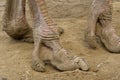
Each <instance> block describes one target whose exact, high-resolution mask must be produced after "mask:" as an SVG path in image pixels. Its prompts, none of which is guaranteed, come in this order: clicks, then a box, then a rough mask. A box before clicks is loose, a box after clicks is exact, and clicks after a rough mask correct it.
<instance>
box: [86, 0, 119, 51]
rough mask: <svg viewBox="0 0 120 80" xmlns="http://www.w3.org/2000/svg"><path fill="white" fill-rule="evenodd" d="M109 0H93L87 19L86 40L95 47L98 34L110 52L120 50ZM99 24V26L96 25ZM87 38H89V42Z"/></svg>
mask: <svg viewBox="0 0 120 80" xmlns="http://www.w3.org/2000/svg"><path fill="white" fill-rule="evenodd" d="M111 11H112V4H111V0H94V1H93V4H92V8H91V11H90V17H89V20H88V23H89V24H88V25H89V26H88V28H87V34H86V35H87V36H86V41H87V42H88V44H89V45H90V46H92V47H93V48H96V47H97V46H96V45H97V44H96V43H97V42H96V39H95V37H96V36H98V37H99V38H100V40H101V42H102V43H103V44H104V45H105V47H106V49H107V50H108V51H110V52H115V53H117V52H120V38H119V36H118V35H117V34H116V33H115V32H116V31H115V30H114V28H113V26H112V12H111ZM97 24H99V26H97ZM89 40H91V41H90V42H89Z"/></svg>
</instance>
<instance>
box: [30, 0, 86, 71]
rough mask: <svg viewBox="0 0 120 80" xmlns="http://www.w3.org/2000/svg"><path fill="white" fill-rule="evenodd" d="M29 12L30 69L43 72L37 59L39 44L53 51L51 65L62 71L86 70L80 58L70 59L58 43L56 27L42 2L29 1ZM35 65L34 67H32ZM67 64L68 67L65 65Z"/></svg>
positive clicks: (41, 63)
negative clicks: (31, 30) (30, 24)
mask: <svg viewBox="0 0 120 80" xmlns="http://www.w3.org/2000/svg"><path fill="white" fill-rule="evenodd" d="M28 2H29V6H30V10H31V12H32V15H33V23H34V24H33V26H34V29H33V36H34V51H33V64H32V68H33V69H34V70H36V71H44V70H45V67H43V66H44V64H43V62H41V60H40V59H39V57H38V55H39V49H40V45H41V43H44V44H45V45H46V46H48V47H49V48H51V49H52V50H53V54H52V55H53V58H52V59H51V60H50V62H51V64H52V65H53V66H55V67H56V68H57V69H59V70H62V71H68V70H75V69H79V68H81V69H82V70H88V65H87V64H86V62H85V61H84V60H83V59H81V58H80V57H73V56H71V57H70V54H68V52H67V51H66V50H65V49H64V48H62V46H61V45H60V43H59V33H58V31H57V28H56V25H55V24H54V23H53V21H52V20H51V18H50V17H49V15H48V12H47V9H46V5H45V1H44V0H29V1H28ZM34 64H35V65H34ZM66 64H68V65H69V66H68V65H66Z"/></svg>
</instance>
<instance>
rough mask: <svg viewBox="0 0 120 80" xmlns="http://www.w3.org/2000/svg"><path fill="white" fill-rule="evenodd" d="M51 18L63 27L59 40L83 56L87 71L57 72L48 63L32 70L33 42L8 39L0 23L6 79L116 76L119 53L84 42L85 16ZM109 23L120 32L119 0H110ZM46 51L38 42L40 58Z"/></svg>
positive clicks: (1, 72)
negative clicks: (94, 48)
mask: <svg viewBox="0 0 120 80" xmlns="http://www.w3.org/2000/svg"><path fill="white" fill-rule="evenodd" d="M55 22H56V23H57V24H58V26H60V27H62V28H63V29H64V30H65V33H64V34H63V35H62V36H61V38H60V42H61V44H62V45H63V46H64V47H65V48H66V49H67V50H68V51H69V52H71V53H72V54H74V55H78V56H81V57H84V58H86V60H87V61H88V63H89V65H90V70H89V71H88V72H84V71H80V70H75V71H66V72H60V71H58V70H56V69H54V68H53V67H51V66H49V65H46V70H47V71H46V72H44V73H41V72H36V71H34V70H32V69H31V67H30V63H31V53H32V50H33V44H30V43H25V42H20V41H16V40H13V39H11V38H10V37H9V36H7V34H6V33H5V32H3V31H2V28H1V27H0V76H1V77H6V78H8V80H120V54H113V53H110V52H108V51H106V50H105V49H104V48H102V47H101V45H98V48H97V49H96V50H92V49H90V48H88V46H87V44H86V43H85V42H84V33H85V29H86V26H87V22H86V18H79V19H78V18H64V19H55ZM113 26H115V29H116V31H117V33H118V35H120V2H115V3H114V10H113ZM50 54H51V51H50V50H49V49H48V48H46V47H44V46H42V49H41V55H42V59H45V58H46V56H50Z"/></svg>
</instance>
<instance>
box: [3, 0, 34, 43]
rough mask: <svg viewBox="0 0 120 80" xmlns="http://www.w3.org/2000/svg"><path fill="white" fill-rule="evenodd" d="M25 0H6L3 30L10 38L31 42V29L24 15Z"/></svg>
mask: <svg viewBox="0 0 120 80" xmlns="http://www.w3.org/2000/svg"><path fill="white" fill-rule="evenodd" d="M25 2H26V0H6V7H5V12H4V17H3V30H4V31H5V32H6V33H7V34H8V35H9V36H10V37H12V38H14V39H18V40H25V41H27V42H33V37H32V36H33V35H32V29H31V28H30V27H29V25H28V23H27V20H26V16H25Z"/></svg>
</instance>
